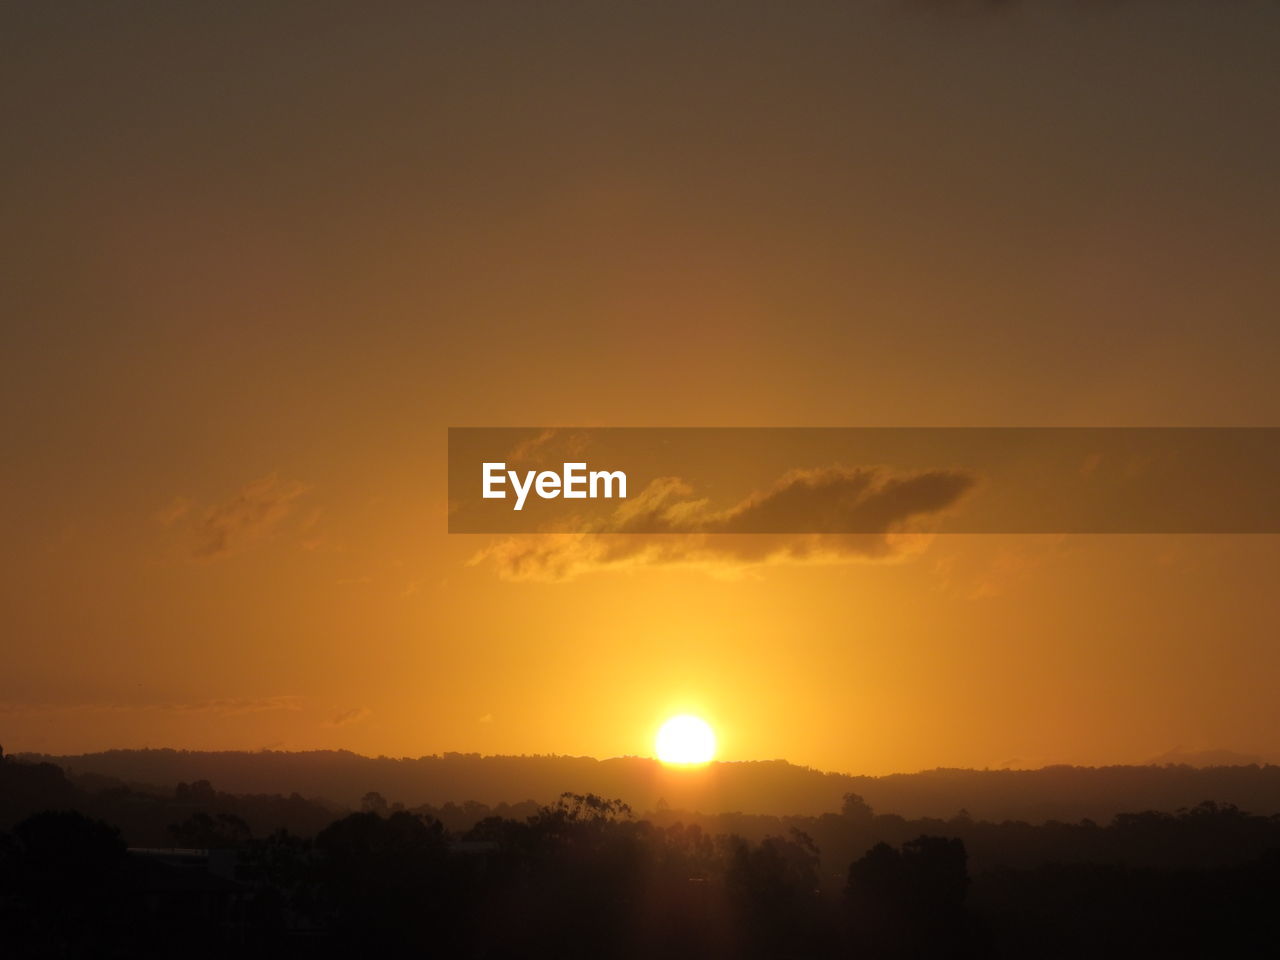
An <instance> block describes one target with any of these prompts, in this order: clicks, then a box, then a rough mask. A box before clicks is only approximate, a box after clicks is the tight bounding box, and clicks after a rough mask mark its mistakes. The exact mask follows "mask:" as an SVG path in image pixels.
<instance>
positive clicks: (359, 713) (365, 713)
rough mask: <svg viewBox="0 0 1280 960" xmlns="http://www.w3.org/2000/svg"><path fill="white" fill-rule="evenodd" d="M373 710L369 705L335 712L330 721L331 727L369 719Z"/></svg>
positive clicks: (345, 725) (344, 725)
mask: <svg viewBox="0 0 1280 960" xmlns="http://www.w3.org/2000/svg"><path fill="white" fill-rule="evenodd" d="M372 714H373V711H372V710H370V709H369V708H368V707H352V708H351V709H350V710H343V711H342V712H341V713H338V714H335V715H334V716H333V717H332V718H331V719H330V720H329V723H328V726H330V727H347V726H350V725H351V724H353V723H359V722H360V721H362V720H367V719H368V718H369V717H370V716H371V715H372Z"/></svg>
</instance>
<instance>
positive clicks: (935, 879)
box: [0, 759, 1280, 958]
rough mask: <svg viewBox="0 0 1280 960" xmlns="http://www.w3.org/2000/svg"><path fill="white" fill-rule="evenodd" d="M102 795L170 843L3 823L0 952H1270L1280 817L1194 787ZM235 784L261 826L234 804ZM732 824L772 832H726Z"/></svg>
mask: <svg viewBox="0 0 1280 960" xmlns="http://www.w3.org/2000/svg"><path fill="white" fill-rule="evenodd" d="M121 790H123V791H124V792H123V793H120V791H121ZM112 791H115V793H114V794H113V796H116V797H117V799H119V798H120V797H124V798H131V800H130V801H129V802H121V803H120V804H119V805H118V806H117V808H116V809H117V810H120V811H123V810H125V809H127V808H128V806H129V803H134V804H136V805H137V806H138V807H139V808H140V809H146V810H147V811H148V812H149V813H148V815H149V816H156V815H161V814H175V815H177V816H176V818H175V819H174V820H172V821H171V822H169V823H167V824H166V825H165V827H164V834H165V841H166V842H165V843H163V844H161V845H160V846H162V847H163V848H164V849H139V844H138V842H137V841H136V840H134V839H133V838H132V837H129V840H128V841H126V836H127V835H128V834H127V833H122V831H121V830H120V829H119V828H118V825H117V824H114V823H111V822H110V821H108V820H106V819H104V818H102V817H100V816H96V815H92V814H87V813H85V812H79V811H74V810H69V809H65V808H63V809H48V810H40V811H39V812H31V813H28V814H26V815H24V816H23V817H22V818H21V819H20V820H18V821H17V822H16V823H12V824H7V829H6V830H5V832H3V833H2V834H0V955H4V956H6V957H7V956H15V957H23V956H42V957H98V956H120V957H167V956H176V955H181V956H208V957H223V956H226V957H230V956H236V957H244V956H273V957H287V956H318V957H338V956H343V957H349V956H379V957H410V956H412V957H429V956H440V957H477V958H481V957H484V958H490V957H491V958H499V957H576V956H583V957H637V958H640V957H674V958H680V957H747V958H750V957H761V958H765V957H768V958H784V957H813V958H825V957H832V958H834V957H864V958H876V957H886V958H888V957H903V958H906V957H1027V956H1045V957H1059V956H1060V957H1076V956H1090V957H1095V956H1116V957H1120V956H1124V957H1131V956H1138V955H1158V956H1165V957H1184V956H1185V957H1192V956H1195V957H1202V956H1214V957H1230V956H1263V955H1268V953H1269V952H1270V951H1272V950H1273V949H1274V923H1275V921H1274V916H1275V904H1276V903H1277V902H1280V817H1276V816H1260V815H1255V814H1250V813H1246V812H1244V811H1241V810H1239V809H1237V808H1235V807H1234V806H1231V805H1229V804H1216V803H1208V802H1206V803H1202V804H1199V805H1197V806H1195V807H1192V808H1189V809H1184V810H1181V811H1178V812H1176V813H1157V812H1146V813H1139V814H1126V815H1121V816H1119V817H1116V818H1115V819H1114V820H1113V821H1112V822H1111V823H1109V824H1106V825H1099V824H1095V823H1091V822H1080V823H1074V824H1064V823H1050V824H1044V825H1040V826H1032V825H1030V824H1025V823H1016V822H1005V823H999V824H995V823H989V822H983V821H976V820H974V819H972V818H970V817H968V816H964V815H962V816H957V817H954V818H951V819H949V820H946V821H941V820H924V819H915V820H908V819H906V818H903V817H899V816H896V815H892V814H876V813H875V812H874V811H873V810H872V809H871V808H870V806H869V805H868V804H867V803H866V802H865V801H864V800H863V799H862V798H861V797H858V796H856V795H849V796H847V797H846V798H844V801H843V804H842V808H841V810H840V812H839V813H830V814H825V815H823V816H820V817H788V818H769V817H755V818H745V817H740V818H737V819H736V820H735V818H733V817H721V818H703V819H702V820H701V821H694V820H691V819H690V818H688V817H687V815H686V816H681V815H679V814H676V813H674V812H672V811H669V810H667V811H660V812H658V813H657V814H655V815H654V816H652V817H638V816H635V815H634V814H633V812H632V811H631V809H630V808H629V807H628V806H627V805H626V804H625V803H623V802H622V801H620V800H606V799H602V798H600V797H598V796H596V795H591V794H585V795H580V794H565V795H563V796H562V797H561V798H560V799H559V800H558V801H557V802H556V803H554V804H550V805H544V806H537V805H533V806H530V807H527V808H523V809H521V810H520V811H518V812H517V811H516V810H515V809H514V808H505V809H504V811H503V812H502V813H496V812H494V811H493V810H490V809H486V808H485V807H483V806H482V805H479V804H470V805H466V804H464V805H459V806H457V807H455V808H452V809H450V808H442V812H444V813H447V814H449V815H451V816H454V817H456V818H458V819H459V820H467V821H470V822H469V825H468V826H466V827H465V828H463V829H460V828H457V827H451V826H450V825H449V824H448V823H446V822H442V821H441V819H439V818H438V817H436V816H432V815H430V814H429V813H427V812H425V811H422V810H415V811H410V810H406V809H403V808H399V807H398V805H397V804H395V803H388V802H387V801H386V799H385V798H384V797H382V796H381V795H380V794H377V793H376V792H372V791H370V792H368V793H367V794H366V795H365V796H364V797H363V802H362V807H363V809H362V810H360V811H358V812H353V813H347V814H345V815H338V816H333V815H329V816H328V817H327V818H326V820H325V823H324V825H323V826H322V827H321V828H319V829H317V830H315V831H314V832H310V833H307V832H305V831H304V832H295V831H294V830H292V829H280V828H279V827H280V826H282V825H283V824H284V822H285V821H286V820H287V818H288V817H289V816H290V815H292V814H295V813H298V812H299V811H300V810H306V811H307V812H306V814H305V816H306V817H311V816H314V815H319V813H320V811H322V810H323V808H322V807H320V806H319V805H309V804H308V802H307V801H301V804H302V805H303V806H297V805H291V803H290V802H289V801H284V802H281V803H278V804H277V803H275V801H277V800H283V798H268V802H266V803H265V805H261V806H257V807H255V806H254V802H255V801H257V800H259V799H261V798H236V797H231V796H229V795H227V794H221V793H218V792H217V791H215V790H213V789H212V788H211V787H210V786H209V785H208V784H207V783H206V782H201V781H196V782H194V783H184V784H182V785H181V787H180V788H179V789H177V790H175V791H174V796H173V797H172V798H171V799H170V800H165V801H164V802H156V803H152V802H151V801H147V800H145V799H140V798H144V797H145V794H139V793H135V792H133V791H130V790H128V789H127V788H120V787H118V786H109V787H108V789H107V791H106V792H107V793H112ZM86 796H90V794H89V792H88V791H86V790H84V789H83V788H82V787H78V786H76V785H75V784H74V783H72V782H71V781H69V780H68V779H67V778H66V777H65V776H63V774H62V771H60V770H59V769H58V768H57V767H53V766H41V765H32V764H21V763H16V762H14V761H12V760H7V759H6V760H3V761H0V797H3V798H4V800H3V802H4V804H5V810H6V811H12V810H13V809H15V805H20V804H22V803H26V804H31V803H36V804H39V803H41V802H43V800H44V799H49V800H51V801H53V802H54V805H55V806H56V805H57V804H58V803H61V804H63V805H64V806H65V804H72V805H74V804H76V803H77V802H80V801H83V800H84V799H85V797H86ZM246 799H247V800H249V801H250V802H249V803H247V804H245V805H244V806H243V807H241V808H239V809H241V810H243V811H250V812H253V813H254V815H255V816H258V817H266V818H267V819H266V820H260V821H259V824H261V823H266V824H268V826H266V827H262V826H259V825H253V824H251V823H250V822H249V821H248V820H247V819H246V818H245V817H243V816H241V814H240V813H239V812H236V809H235V804H236V803H238V802H240V801H241V800H246ZM272 817H276V818H277V822H276V823H274V824H272V821H271V818H272ZM734 823H738V824H744V825H749V826H751V828H752V830H751V832H752V833H754V834H760V835H743V834H742V833H740V832H737V831H734V830H733V829H718V828H721V827H730V826H731V825H732V824H734ZM704 824H706V825H705V826H704ZM713 827H714V828H715V829H713ZM142 829H143V833H144V835H145V836H148V837H151V836H155V835H156V824H154V823H151V824H148V825H145V826H144V827H143V828H142ZM761 831H763V833H760V832H761ZM172 848H180V849H172ZM189 848H193V849H189ZM975 851H979V852H978V853H975Z"/></svg>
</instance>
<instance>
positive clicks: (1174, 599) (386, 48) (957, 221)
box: [0, 0, 1280, 773]
mask: <svg viewBox="0 0 1280 960" xmlns="http://www.w3.org/2000/svg"><path fill="white" fill-rule="evenodd" d="M233 7H234V9H233ZM1278 40H1280V5H1278V4H1276V3H1272V2H1262V0H1255V2H1246V0H1241V2H1232V3H1222V2H1211V0H1195V2H1192V0H1186V2H1183V0H1167V2H1156V0H1148V2H1138V0H1134V2H1104V0H1094V2H1085V0H1079V2H1069V0H1046V2H1041V3H1032V2H1025V3H1019V2H1015V0H1009V2H980V0H972V2H963V0H955V2H945V0H933V2H926V0H868V2H861V3H859V2H851V3H843V4H835V3H818V2H813V3H796V4H782V3H765V2H741V3H735V4H722V3H638V2H637V3H630V2H627V3H623V2H618V3H606V2H598V3H590V4H589V3H567V2H549V3H536V4H535V3H526V2H508V3H497V2H482V3H476V2H457V3H408V2H404V3H395V2H388V3H380V4H345V3H324V4H317V3H303V2H298V3H284V2H271V3H266V4H244V5H225V6H224V5H190V4H164V3H159V2H155V3H134V4H100V3H90V2H84V3H60V4H17V3H8V4H4V5H3V6H0V117H2V118H3V127H2V129H3V130H4V139H5V149H4V150H3V151H0V192H2V198H3V211H4V213H3V217H2V218H0V223H2V224H3V226H0V245H2V249H0V318H2V319H0V323H2V324H3V337H4V351H3V377H0V396H2V407H0V410H2V413H0V416H2V417H3V428H4V431H3V436H4V456H3V458H0V489H3V491H4V500H5V507H4V510H3V518H4V522H3V527H0V531H2V532H3V536H4V540H5V550H4V552H3V554H0V563H2V564H3V570H2V571H0V611H2V613H0V617H2V620H0V637H3V640H2V641H0V643H2V646H0V651H2V653H3V662H2V664H0V743H2V744H3V746H4V748H5V749H6V750H10V751H24V750H25V751H41V752H51V753H78V752H83V751H90V750H100V749H107V748H112V747H140V746H153V747H159V746H171V747H181V748H191V749H259V748H264V747H270V748H273V749H291V750H301V749H317V748H345V749H350V750H355V751H358V752H361V753H366V754H372V755H377V754H387V755H394V756H399V755H409V756H418V755H422V754H432V753H442V752H445V751H460V752H481V753H486V754H490V753H503V754H511V753H541V754H546V753H558V754H573V755H592V756H597V757H610V756H619V755H624V754H643V755H649V754H651V753H652V749H653V737H654V734H655V732H656V730H657V729H658V726H659V725H660V724H661V722H662V721H663V720H665V719H666V718H667V717H669V716H671V715H673V714H677V713H692V714H696V715H699V716H702V717H705V718H706V719H707V720H708V721H709V722H710V723H711V724H712V726H713V727H714V729H715V732H716V736H717V739H718V741H719V749H720V756H721V757H722V758H725V759H731V760H739V759H743V760H746V759H772V758H780V757H781V758H786V759H788V760H791V761H793V762H796V763H802V764H810V765H813V766H816V767H820V768H823V769H830V770H840V771H848V772H856V773H886V772H891V771H910V770H917V769H922V768H930V767H935V766H973V767H985V766H990V767H1000V766H1039V765H1042V764H1046V763H1054V762H1067V763H1081V764H1103V763H1133V762H1145V761H1147V760H1149V759H1151V758H1153V757H1156V756H1158V755H1161V754H1164V753H1166V752H1168V751H1170V750H1175V749H1181V750H1185V751H1196V750H1207V749H1228V750H1233V751H1237V752H1239V753H1242V754H1246V755H1250V756H1257V757H1262V758H1267V759H1271V760H1280V698H1277V697H1276V695H1275V686H1276V677H1277V675H1278V671H1280V644H1277V642H1276V639H1277V636H1278V635H1280V593H1278V592H1277V590H1276V581H1277V574H1278V573H1280V538H1278V537H1275V536H1261V535H1259V536H1119V535H1111V536H1065V537H1064V536H1055V535H1052V534H1045V535H1036V536H991V535H989V536H981V535H973V536H960V535H948V536H941V537H938V538H936V539H934V540H933V541H932V542H930V543H928V544H927V546H925V547H924V548H923V549H921V550H918V551H915V552H912V553H910V554H909V555H904V556H895V557H893V558H891V561H886V560H883V559H881V560H875V559H867V558H848V559H846V560H844V561H842V562H833V563H827V564H807V565H788V564H772V563H760V564H729V563H717V562H702V563H663V562H636V563H631V564H625V565H620V566H618V567H615V568H611V569H606V570H588V571H585V572H582V573H581V574H579V575H574V576H570V577H567V578H560V579H534V580H516V579H512V578H511V576H510V572H509V571H508V570H506V569H504V568H503V566H502V564H500V563H497V562H495V561H494V557H493V553H492V551H489V550H487V547H488V546H489V545H490V543H491V538H488V537H485V536H478V535H449V534H448V533H447V532H446V513H447V499H448V494H447V479H448V476H447V463H446V431H447V428H448V427H450V426H455V427H457V426H543V425H545V426H584V427H586V426H802V425H803V426H1064V425H1072V426H1277V425H1280V390H1278V389H1277V376H1278V375H1280V324H1277V322H1276V321H1277V306H1276V305H1277V302H1278V301H1280V270H1277V263H1280V188H1278V186H1277V184H1278V183H1280V180H1278V179H1277V171H1280V125H1278V124H1277V122H1276V118H1277V117H1280V57H1278V56H1277V41H1278Z"/></svg>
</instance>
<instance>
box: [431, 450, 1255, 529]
mask: <svg viewBox="0 0 1280 960" xmlns="http://www.w3.org/2000/svg"><path fill="white" fill-rule="evenodd" d="M1278 486H1280V428H1272V427H1265V428H1261V427H1244V428H1219V427H1213V428H1191V427H1188V428H1181V427H1176V428H1164V427H1159V428H1153V427H1133V428H1129V427H1125V428H1103V427H1045V428H1023V427H1017V428H1003V427H991V428H988V427H972V428H945V427H937V428H935V427H909V428H897V427H894V428H889V427H882V428H864V427H850V428H809V427H803V428H772V427H762V428H755V427H747V428H732V427H706V428H704V427H696V428H669V427H643V428H640V427H592V428H578V427H557V428H550V427H521V428H515V427H481V428H473V427H455V428H451V429H450V430H449V531H450V532H451V533H488V534H503V533H566V534H583V533H592V534H648V535H653V534H681V535H692V536H703V535H712V534H820V535H858V536H865V535H885V534H892V533H899V532H906V533H910V532H938V533H1280V496H1278V495H1277V490H1278Z"/></svg>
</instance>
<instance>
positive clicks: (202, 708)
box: [0, 695, 302, 717]
mask: <svg viewBox="0 0 1280 960" xmlns="http://www.w3.org/2000/svg"><path fill="white" fill-rule="evenodd" d="M301 709H302V698H301V697H297V696H292V695H283V696H273V697H219V698H215V699H210V700H195V701H190V702H177V703H175V702H171V701H165V702H159V703H124V702H120V701H113V700H105V701H92V702H85V703H18V702H14V701H7V702H0V714H24V715H26V714H41V715H43V714H57V713H178V714H209V715H211V716H218V717H233V716H241V715H244V714H249V713H269V712H274V711H280V710H287V711H296V710H301Z"/></svg>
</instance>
